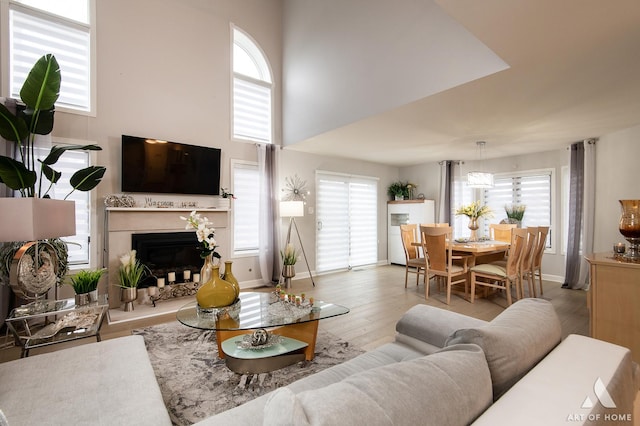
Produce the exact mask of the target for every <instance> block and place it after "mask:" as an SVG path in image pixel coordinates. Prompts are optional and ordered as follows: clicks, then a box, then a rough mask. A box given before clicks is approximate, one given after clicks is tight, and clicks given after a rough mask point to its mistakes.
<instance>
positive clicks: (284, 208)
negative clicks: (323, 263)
mask: <svg viewBox="0 0 640 426" xmlns="http://www.w3.org/2000/svg"><path fill="white" fill-rule="evenodd" d="M303 216H304V201H280V217H288V218H289V230H288V231H287V241H286V242H285V247H286V246H287V245H288V244H289V243H290V242H291V229H292V228H294V229H295V230H296V234H297V235H298V241H299V242H300V249H301V250H302V256H303V257H304V261H305V263H306V264H307V271H309V278H311V284H313V286H314V287H315V286H316V283H315V282H314V281H313V275H311V268H310V267H309V261H308V260H307V254H306V253H305V252H304V246H303V245H302V239H301V238H300V232H299V231H298V225H296V217H303ZM282 271H284V260H283V262H282V269H281V272H280V280H279V282H280V281H282V278H283V275H282Z"/></svg>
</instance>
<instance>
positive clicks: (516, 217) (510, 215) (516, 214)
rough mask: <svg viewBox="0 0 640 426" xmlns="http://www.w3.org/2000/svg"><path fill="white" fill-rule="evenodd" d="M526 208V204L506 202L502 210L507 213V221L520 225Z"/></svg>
mask: <svg viewBox="0 0 640 426" xmlns="http://www.w3.org/2000/svg"><path fill="white" fill-rule="evenodd" d="M526 209H527V206H525V205H524V204H506V205H505V206H504V211H505V213H506V214H507V223H515V224H517V225H518V227H520V225H521V224H522V219H523V218H524V212H525V210H526Z"/></svg>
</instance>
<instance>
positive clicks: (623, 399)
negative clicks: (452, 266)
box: [0, 299, 640, 426]
mask: <svg viewBox="0 0 640 426" xmlns="http://www.w3.org/2000/svg"><path fill="white" fill-rule="evenodd" d="M396 330H397V336H396V339H395V341H394V342H392V343H389V344H386V345H383V346H381V347H379V348H377V349H376V350H373V351H369V352H366V353H364V354H362V355H360V356H358V357H356V358H354V359H352V360H349V361H347V362H345V363H343V364H340V365H337V366H334V367H331V368H329V369H326V370H323V371H321V372H319V373H316V374H314V375H311V376H308V377H306V378H304V379H302V380H299V381H297V382H294V383H292V384H290V385H288V386H285V387H282V388H279V389H277V390H275V391H273V392H271V393H269V394H267V395H263V396H261V397H259V398H256V399H254V400H252V401H249V402H247V403H245V404H243V405H241V406H239V407H236V408H233V409H231V410H228V411H225V412H223V413H220V414H217V415H214V416H211V417H209V418H207V419H204V420H203V421H201V422H199V423H197V424H198V425H229V424H233V425H260V424H264V425H278V426H282V425H306V424H311V425H335V424H343V425H359V424H366V425H414V424H421V425H466V424H471V423H474V424H478V425H501V424H505V425H507V424H509V425H510V424H518V425H527V424H530V425H540V424H545V425H553V424H563V425H566V424H567V423H568V424H597V423H598V422H599V421H600V420H604V419H607V418H613V416H615V418H616V419H617V420H620V419H623V420H625V419H629V421H630V424H631V421H632V417H631V416H632V415H633V400H634V398H635V396H636V393H637V391H638V386H639V377H640V374H639V372H638V366H637V365H636V364H634V363H633V362H632V360H631V354H630V351H629V350H628V349H626V348H623V347H620V346H616V345H613V344H610V343H606V342H602V341H599V340H595V339H591V338H588V337H584V336H577V335H571V336H569V337H568V338H566V339H565V340H564V341H562V342H560V340H561V330H560V323H559V320H558V318H557V316H556V313H555V311H554V309H553V307H552V305H551V304H550V303H549V302H547V301H544V300H541V299H524V300H521V301H519V302H517V303H515V304H513V305H512V306H511V307H509V308H507V309H506V310H505V311H504V312H503V313H501V314H500V315H499V316H497V317H496V318H495V319H494V320H493V321H491V322H485V321H480V320H477V319H474V318H471V317H467V316H464V315H459V314H456V313H453V312H449V311H446V310H443V309H439V308H434V307H430V306H426V305H417V306H414V307H413V308H411V309H410V310H409V311H408V312H407V313H406V314H405V315H404V316H403V317H402V318H401V319H400V321H399V322H398V323H397V326H396ZM88 353H89V354H90V357H89V359H87V361H86V362H82V363H80V362H78V359H80V357H82V358H85V357H86V356H87V354H88ZM73 365H75V366H76V367H72V366H73ZM78 365H80V367H79V368H78ZM603 388H604V391H603ZM132 394H141V395H144V397H143V399H142V400H140V399H139V398H131V395H132ZM128 398H129V399H128ZM607 398H608V399H607ZM587 401H589V402H590V403H591V404H588V403H587ZM611 403H613V405H615V407H613V406H612V404H611ZM608 407H609V408H608ZM0 409H1V410H3V411H4V413H5V414H6V417H7V419H8V422H9V424H19V425H30V424H105V425H106V424H109V425H114V424H135V425H142V424H149V425H162V424H170V421H169V418H168V416H167V413H166V410H165V409H164V405H163V403H162V398H161V396H160V392H159V389H158V385H157V383H156V381H155V377H154V376H153V371H152V370H151V366H150V364H149V360H148V357H147V356H146V352H145V350H144V343H143V342H142V339H141V338H140V336H129V337H124V338H119V339H114V340H110V341H105V342H102V343H92V344H88V345H84V346H80V347H76V348H70V349H65V350H62V351H58V352H54V353H51V354H43V355H37V356H33V357H31V358H27V359H22V360H16V361H12V362H8V363H4V364H0ZM623 416H624V417H623Z"/></svg>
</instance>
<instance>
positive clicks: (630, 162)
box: [593, 126, 640, 252]
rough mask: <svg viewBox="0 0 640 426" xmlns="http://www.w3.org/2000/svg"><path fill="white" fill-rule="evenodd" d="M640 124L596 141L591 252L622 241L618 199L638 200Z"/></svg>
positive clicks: (603, 249) (639, 195) (602, 250)
mask: <svg viewBox="0 0 640 426" xmlns="http://www.w3.org/2000/svg"><path fill="white" fill-rule="evenodd" d="M639 140H640V126H637V127H632V128H629V129H625V130H622V131H619V132H616V133H611V134H608V135H605V136H602V137H601V138H600V140H599V141H598V142H597V143H596V212H595V233H594V238H593V245H594V251H595V252H611V250H612V246H613V244H614V243H616V242H626V240H625V239H624V238H623V237H622V234H620V231H619V230H618V224H619V222H620V214H621V213H622V210H621V208H620V203H619V202H618V200H638V199H640V178H639V175H638V160H640V143H639V142H638V141H639Z"/></svg>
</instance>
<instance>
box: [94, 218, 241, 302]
mask: <svg viewBox="0 0 640 426" xmlns="http://www.w3.org/2000/svg"><path fill="white" fill-rule="evenodd" d="M194 210H195V211H196V212H198V213H200V214H201V215H202V216H204V217H206V218H207V219H209V221H210V222H211V223H212V224H213V227H214V228H215V230H216V240H217V241H218V245H219V246H220V247H223V248H227V250H228V247H230V243H231V238H230V232H229V216H230V210H228V209H212V208H195V209H194V208H137V207H106V209H105V221H104V226H105V236H106V238H105V239H104V244H105V246H104V256H103V267H105V268H108V272H109V274H108V276H109V279H108V283H107V284H106V285H107V287H108V288H103V289H101V290H100V293H103V292H104V293H108V294H109V306H110V307H111V308H117V307H119V306H120V288H119V287H118V286H117V284H118V268H119V267H120V260H119V258H120V256H122V255H123V254H125V253H127V252H129V250H131V235H133V234H136V233H148V232H149V233H150V232H179V231H185V221H184V220H182V219H180V216H183V217H186V216H188V215H189V213H190V212H192V211H194ZM221 254H222V255H223V256H225V257H228V256H229V253H224V251H223V252H222V253H221Z"/></svg>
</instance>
